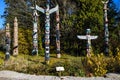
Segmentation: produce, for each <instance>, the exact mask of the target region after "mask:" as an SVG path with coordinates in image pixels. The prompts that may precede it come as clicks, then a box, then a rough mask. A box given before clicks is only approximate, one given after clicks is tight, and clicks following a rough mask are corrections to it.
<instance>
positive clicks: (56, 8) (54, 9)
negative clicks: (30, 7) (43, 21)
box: [49, 5, 58, 14]
mask: <svg viewBox="0 0 120 80" xmlns="http://www.w3.org/2000/svg"><path fill="white" fill-rule="evenodd" d="M57 10H58V5H57V6H56V7H55V8H52V9H50V11H49V13H50V14H51V13H53V12H56V11H57Z"/></svg>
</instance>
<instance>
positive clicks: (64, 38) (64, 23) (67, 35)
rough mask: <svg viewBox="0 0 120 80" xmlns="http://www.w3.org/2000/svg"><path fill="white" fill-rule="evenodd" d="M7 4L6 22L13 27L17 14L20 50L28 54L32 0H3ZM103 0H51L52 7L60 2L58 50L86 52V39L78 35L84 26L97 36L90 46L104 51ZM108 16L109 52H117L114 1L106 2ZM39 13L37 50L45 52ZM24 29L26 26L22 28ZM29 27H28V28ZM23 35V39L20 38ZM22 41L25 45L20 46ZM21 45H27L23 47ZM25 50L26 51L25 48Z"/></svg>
mask: <svg viewBox="0 0 120 80" xmlns="http://www.w3.org/2000/svg"><path fill="white" fill-rule="evenodd" d="M4 1H5V3H6V5H7V7H6V9H5V14H4V17H5V19H6V22H9V23H10V25H11V30H13V19H14V17H18V23H19V27H21V30H20V31H21V32H23V33H20V34H22V36H21V37H19V42H21V43H20V44H19V46H20V49H19V52H20V53H27V54H30V52H31V49H32V42H31V41H32V27H33V23H32V22H33V19H32V18H33V17H32V12H33V11H32V10H31V9H30V6H33V2H34V0H20V1H19V0H4ZM101 1H102V0H98V1H95V0H87V1H86V0H74V1H73V0H51V5H50V6H51V8H53V7H55V6H56V4H58V5H59V9H60V31H61V50H62V51H61V52H65V53H69V54H71V55H75V56H79V55H85V54H86V41H83V40H79V39H78V38H77V35H85V34H86V32H85V31H86V29H87V28H90V29H91V35H98V39H97V40H94V41H92V48H93V51H94V53H95V54H98V53H101V52H103V49H104V27H103V24H104V23H103V4H102V2H101ZM45 4H46V0H43V1H40V0H37V5H39V6H41V7H43V8H45V7H46V5H45ZM108 8H109V10H108V19H109V31H110V37H109V39H110V41H109V43H110V51H112V52H113V54H116V52H115V48H116V47H118V48H120V46H119V45H120V43H119V41H120V38H119V36H120V31H119V30H120V22H119V21H120V14H119V12H120V11H119V10H116V7H115V6H114V3H113V1H112V0H110V2H109V5H108ZM38 13H39V19H38V27H39V32H38V33H39V53H40V54H44V49H43V48H44V28H45V22H44V20H45V16H44V14H42V13H41V12H38ZM50 18H51V28H50V29H51V41H50V42H51V44H50V45H51V46H52V48H51V52H54V51H55V49H56V46H55V36H54V35H55V26H56V20H55V13H54V14H51V17H50ZM25 28H26V29H25ZM27 29H28V30H27ZM22 38H23V40H22ZM23 43H24V45H23ZM21 46H26V47H25V48H22V47H21ZM24 49H25V51H24Z"/></svg>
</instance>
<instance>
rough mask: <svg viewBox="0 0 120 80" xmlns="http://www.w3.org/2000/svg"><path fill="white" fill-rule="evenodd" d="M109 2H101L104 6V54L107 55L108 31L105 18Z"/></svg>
mask: <svg viewBox="0 0 120 80" xmlns="http://www.w3.org/2000/svg"><path fill="white" fill-rule="evenodd" d="M108 2H109V1H106V2H105V1H102V3H103V4H104V8H103V10H104V32H105V33H104V34H105V37H104V38H105V54H109V31H108V18H107V10H108V8H107V4H108Z"/></svg>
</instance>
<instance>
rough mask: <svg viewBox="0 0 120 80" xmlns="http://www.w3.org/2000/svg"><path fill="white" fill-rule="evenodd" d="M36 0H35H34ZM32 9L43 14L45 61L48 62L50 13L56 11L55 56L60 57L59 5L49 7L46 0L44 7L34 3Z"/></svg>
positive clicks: (48, 1) (48, 2) (48, 0)
mask: <svg viewBox="0 0 120 80" xmlns="http://www.w3.org/2000/svg"><path fill="white" fill-rule="evenodd" d="M35 1H36V0H35ZM31 8H32V9H34V10H38V11H39V12H42V13H43V14H45V16H46V17H45V62H46V63H48V64H49V58H50V47H49V44H50V14H52V13H53V12H56V21H57V25H56V46H57V57H58V58H60V56H61V55H60V31H59V7H58V5H57V6H56V7H55V8H52V9H50V0H47V4H46V9H44V8H41V7H39V6H38V5H36V4H35V6H34V8H33V7H31Z"/></svg>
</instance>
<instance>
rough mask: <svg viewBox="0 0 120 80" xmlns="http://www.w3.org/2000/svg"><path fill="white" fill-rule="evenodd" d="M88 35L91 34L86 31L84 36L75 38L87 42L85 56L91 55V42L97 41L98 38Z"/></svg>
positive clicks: (88, 30)
mask: <svg viewBox="0 0 120 80" xmlns="http://www.w3.org/2000/svg"><path fill="white" fill-rule="evenodd" d="M90 33H91V31H90V29H87V30H86V35H85V36H82V35H78V36H77V37H78V38H79V39H85V40H87V49H86V52H87V56H91V54H90V53H91V40H93V39H97V37H98V36H91V35H90Z"/></svg>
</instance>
